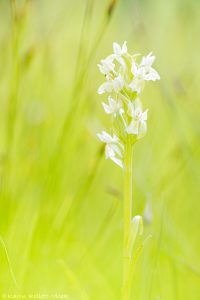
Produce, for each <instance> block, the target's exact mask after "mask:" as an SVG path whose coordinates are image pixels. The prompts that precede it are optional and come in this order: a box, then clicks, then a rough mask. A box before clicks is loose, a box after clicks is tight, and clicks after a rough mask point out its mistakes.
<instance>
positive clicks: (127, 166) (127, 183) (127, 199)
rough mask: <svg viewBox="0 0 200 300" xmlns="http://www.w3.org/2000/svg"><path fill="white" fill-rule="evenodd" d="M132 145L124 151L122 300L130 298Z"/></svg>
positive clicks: (128, 143) (129, 144) (127, 146)
mask: <svg viewBox="0 0 200 300" xmlns="http://www.w3.org/2000/svg"><path fill="white" fill-rule="evenodd" d="M132 158H133V145H132V144H131V142H130V140H128V141H127V143H126V145H125V151H124V208H123V211H124V215H123V217H124V244H123V287H122V300H129V298H130V284H129V282H130V280H129V275H130V266H131V256H130V254H129V249H128V240H129V236H130V228H131V218H132V174H133V166H132Z"/></svg>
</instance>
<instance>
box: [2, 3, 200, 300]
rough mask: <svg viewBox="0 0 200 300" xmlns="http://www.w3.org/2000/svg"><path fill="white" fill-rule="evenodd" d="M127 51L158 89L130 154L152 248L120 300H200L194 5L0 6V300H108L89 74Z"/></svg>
mask: <svg viewBox="0 0 200 300" xmlns="http://www.w3.org/2000/svg"><path fill="white" fill-rule="evenodd" d="M125 40H126V41H127V43H128V49H129V51H130V52H131V53H138V52H139V53H141V54H142V55H145V54H148V53H149V52H150V51H153V53H154V54H155V56H156V62H155V67H156V69H157V70H158V72H159V74H160V76H161V80H160V81H159V82H156V83H155V84H151V83H149V84H148V85H147V87H146V88H145V91H144V93H142V100H143V102H144V103H145V106H146V107H147V108H149V115H148V133H147V136H146V137H145V138H144V139H143V140H141V141H140V142H139V143H138V144H136V146H135V149H134V163H133V167H134V198H133V215H136V214H140V215H143V217H144V221H145V222H144V238H145V237H147V236H148V235H149V234H151V235H152V237H151V238H150V239H148V240H147V242H146V243H145V247H144V249H143V251H142V253H141V256H140V258H139V260H138V262H137V266H136V269H135V272H134V276H133V290H132V298H131V299H133V300H199V299H200V55H199V53H200V1H199V0H168V1H164V0H121V1H120V0H119V1H110V0H74V1H70V0H32V1H31V0H29V1H28V0H27V1H25V0H24V1H20V0H16V1H14V0H10V1H9V0H0V299H1V298H2V299H3V297H4V298H9V297H18V299H30V298H31V296H33V297H35V299H58V298H60V299H61V298H62V299H68V300H118V299H120V290H121V281H122V201H123V199H122V196H123V191H122V187H123V185H122V172H121V170H120V168H118V167H117V166H116V165H114V164H113V163H112V162H111V161H107V160H105V158H104V149H103V146H102V145H101V143H100V142H99V141H98V139H97V137H96V132H99V131H101V130H102V129H105V128H108V126H109V124H110V123H109V118H108V117H107V116H105V114H104V112H103V109H102V106H101V101H105V100H106V96H99V95H98V94H97V89H98V86H99V85H100V84H101V83H102V82H103V76H101V74H99V70H98V68H97V63H98V62H99V60H100V59H102V58H104V57H105V56H107V55H108V54H110V53H111V52H112V43H113V41H116V42H119V43H120V44H121V43H122V42H123V41H125ZM45 295H46V298H44V296H45ZM20 297H21V298H20ZM23 297H24V298H23ZM42 297H43V298H42ZM47 297H48V298H47ZM15 299H17V298H15Z"/></svg>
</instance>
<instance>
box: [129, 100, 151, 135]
mask: <svg viewBox="0 0 200 300" xmlns="http://www.w3.org/2000/svg"><path fill="white" fill-rule="evenodd" d="M147 111H148V110H145V111H144V112H143V111H142V109H141V107H140V105H139V101H137V100H135V101H134V102H133V103H132V102H130V103H129V108H128V114H129V115H130V116H131V117H132V120H131V123H130V124H129V125H128V126H127V128H126V131H127V133H128V134H135V135H138V138H141V137H143V136H144V135H145V134H146V131H147V125H146V121H147Z"/></svg>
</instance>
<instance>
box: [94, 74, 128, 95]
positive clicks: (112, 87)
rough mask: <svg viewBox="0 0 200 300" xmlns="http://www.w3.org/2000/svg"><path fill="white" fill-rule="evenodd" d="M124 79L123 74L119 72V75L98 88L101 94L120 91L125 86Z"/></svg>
mask: <svg viewBox="0 0 200 300" xmlns="http://www.w3.org/2000/svg"><path fill="white" fill-rule="evenodd" d="M124 84H125V83H124V79H123V77H122V75H121V74H119V75H118V76H117V77H115V78H114V79H112V80H109V81H106V82H104V83H103V84H102V85H101V86H100V87H99V89H98V93H99V94H104V93H106V92H107V93H111V92H113V91H114V92H115V93H119V92H120V91H121V90H122V89H123V87H124Z"/></svg>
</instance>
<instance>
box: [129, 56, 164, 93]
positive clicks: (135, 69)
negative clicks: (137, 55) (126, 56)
mask: <svg viewBox="0 0 200 300" xmlns="http://www.w3.org/2000/svg"><path fill="white" fill-rule="evenodd" d="M154 60H155V56H153V55H152V53H149V54H148V55H147V56H144V57H143V58H142V61H141V63H140V64H139V65H137V64H136V62H135V61H134V60H133V61H132V67H131V72H132V74H133V75H134V78H133V80H132V82H131V83H130V84H129V87H130V88H131V90H132V91H135V92H137V93H140V92H141V89H142V87H143V84H144V81H149V80H151V81H156V80H159V79H160V76H159V74H158V72H157V71H156V70H155V69H153V68H152V64H153V62H154Z"/></svg>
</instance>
